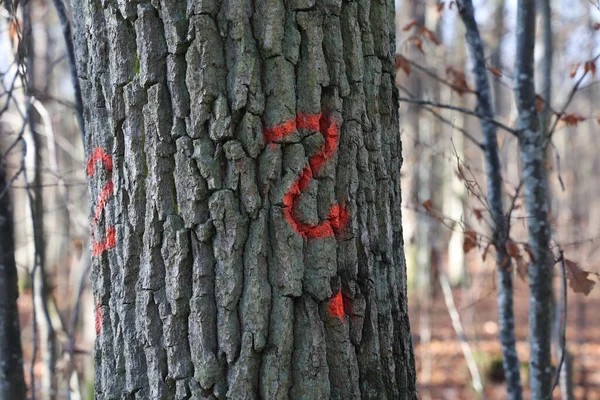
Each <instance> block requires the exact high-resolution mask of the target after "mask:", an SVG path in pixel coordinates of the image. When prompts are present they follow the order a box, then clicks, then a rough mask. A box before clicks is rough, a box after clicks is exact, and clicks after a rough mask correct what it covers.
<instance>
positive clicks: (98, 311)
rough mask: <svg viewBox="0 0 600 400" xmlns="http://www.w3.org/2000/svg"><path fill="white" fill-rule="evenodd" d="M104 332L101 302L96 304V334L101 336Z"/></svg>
mask: <svg viewBox="0 0 600 400" xmlns="http://www.w3.org/2000/svg"><path fill="white" fill-rule="evenodd" d="M101 332H102V308H100V304H99V303H98V304H96V336H100V333H101Z"/></svg>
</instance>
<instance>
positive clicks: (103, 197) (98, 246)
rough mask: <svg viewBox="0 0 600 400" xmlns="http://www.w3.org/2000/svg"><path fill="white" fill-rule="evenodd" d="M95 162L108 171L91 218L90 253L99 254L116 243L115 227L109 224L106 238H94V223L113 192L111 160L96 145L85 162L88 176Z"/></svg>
mask: <svg viewBox="0 0 600 400" xmlns="http://www.w3.org/2000/svg"><path fill="white" fill-rule="evenodd" d="M97 162H101V163H102V166H103V167H104V169H105V170H106V172H108V182H106V184H105V185H104V187H103V188H102V191H101V192H100V195H99V196H98V204H97V205H96V212H95V213H94V217H93V218H92V244H93V251H92V254H93V255H94V256H99V255H100V254H102V253H103V252H104V251H105V250H108V249H110V248H112V247H115V244H116V239H115V237H116V229H115V227H114V226H110V227H108V228H106V238H105V239H103V240H100V241H96V240H95V238H94V230H95V228H96V224H97V223H98V219H99V218H100V215H101V214H102V210H103V209H104V206H105V205H106V202H107V201H108V198H109V196H111V195H112V194H113V191H114V184H113V182H112V170H113V162H112V158H111V156H109V155H108V154H106V153H105V152H104V150H102V149H101V148H100V147H96V148H95V149H94V151H93V152H92V155H91V156H90V159H89V160H88V163H87V174H88V176H90V177H91V176H92V175H94V171H95V166H96V163H97Z"/></svg>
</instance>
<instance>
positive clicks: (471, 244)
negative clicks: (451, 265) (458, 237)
mask: <svg viewBox="0 0 600 400" xmlns="http://www.w3.org/2000/svg"><path fill="white" fill-rule="evenodd" d="M475 247H477V233H476V232H475V231H472V230H467V231H465V238H464V241H463V251H464V252H465V254H466V253H468V252H469V251H471V250H473V249H474V248H475Z"/></svg>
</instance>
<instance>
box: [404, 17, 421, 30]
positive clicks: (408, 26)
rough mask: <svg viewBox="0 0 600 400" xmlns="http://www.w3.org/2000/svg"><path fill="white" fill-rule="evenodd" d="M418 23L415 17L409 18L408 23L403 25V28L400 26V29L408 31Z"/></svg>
mask: <svg viewBox="0 0 600 400" xmlns="http://www.w3.org/2000/svg"><path fill="white" fill-rule="evenodd" d="M418 24H419V22H417V19H416V18H413V19H411V20H410V21H409V23H408V24H406V25H404V28H402V30H403V31H404V32H406V31H409V30H411V28H412V27H413V26H417V25H418Z"/></svg>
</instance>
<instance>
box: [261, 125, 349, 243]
mask: <svg viewBox="0 0 600 400" xmlns="http://www.w3.org/2000/svg"><path fill="white" fill-rule="evenodd" d="M296 129H310V130H314V131H317V130H318V131H319V132H321V134H322V135H323V139H324V140H325V143H324V144H323V146H322V147H321V148H320V149H319V151H318V152H317V153H316V154H314V155H313V156H311V157H310V158H309V159H308V165H306V166H305V167H304V169H303V170H302V172H301V173H300V175H299V176H298V179H296V181H295V182H294V184H293V185H292V187H291V188H290V189H289V190H288V191H287V192H286V193H285V194H284V196H283V212H284V216H285V219H286V220H287V221H288V223H289V224H290V226H292V228H294V230H295V231H296V232H298V233H299V234H300V235H302V236H303V237H305V238H309V239H312V238H322V237H329V236H333V235H334V233H335V234H339V233H340V232H341V231H342V230H343V229H344V227H345V226H346V224H347V223H348V210H347V209H346V208H345V207H343V206H341V205H339V204H334V205H333V206H332V207H331V210H330V211H329V215H328V216H327V220H325V221H323V222H321V223H319V224H316V225H309V224H305V223H303V222H302V221H300V220H299V219H298V218H297V217H296V215H295V209H296V207H297V204H298V200H299V199H300V194H301V193H302V192H303V191H304V190H306V188H307V187H308V185H309V184H310V181H311V179H313V176H314V174H316V173H317V172H318V171H319V170H320V169H321V168H322V167H323V166H324V165H325V163H326V162H327V161H328V160H329V159H330V158H331V157H333V156H334V154H335V152H336V150H337V145H338V141H339V138H340V126H339V122H337V121H333V120H331V119H330V118H329V117H327V116H324V115H322V114H321V113H319V114H303V113H300V114H298V115H297V116H296V118H295V119H293V120H289V121H287V122H284V123H282V124H280V125H277V126H274V127H272V128H268V129H265V131H264V138H265V140H266V141H267V142H273V141H277V140H281V139H283V138H284V137H286V136H288V135H290V134H292V133H293V132H295V131H296Z"/></svg>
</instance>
